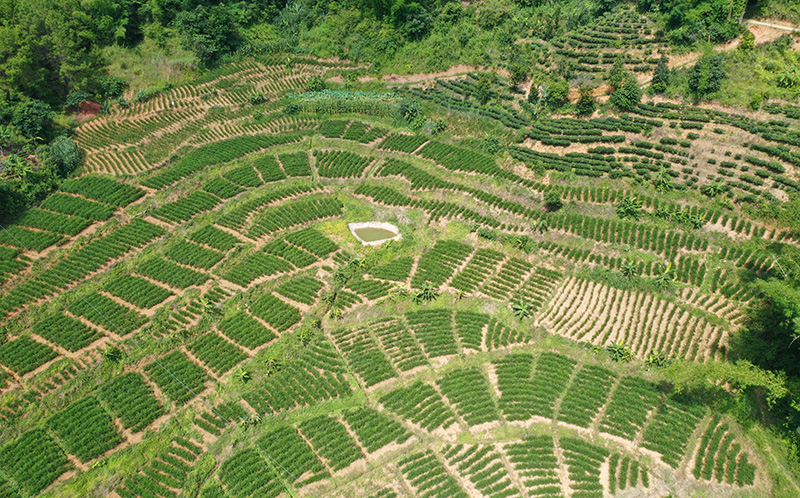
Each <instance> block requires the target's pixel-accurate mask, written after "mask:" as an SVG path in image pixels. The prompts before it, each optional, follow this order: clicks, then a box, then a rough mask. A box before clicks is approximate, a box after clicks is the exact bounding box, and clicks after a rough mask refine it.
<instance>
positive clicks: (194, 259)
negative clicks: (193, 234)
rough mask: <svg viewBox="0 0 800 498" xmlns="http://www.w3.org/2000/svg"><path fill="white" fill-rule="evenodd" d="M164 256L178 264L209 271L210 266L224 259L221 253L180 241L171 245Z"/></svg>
mask: <svg viewBox="0 0 800 498" xmlns="http://www.w3.org/2000/svg"><path fill="white" fill-rule="evenodd" d="M165 254H166V256H167V257H168V258H170V259H171V260H173V261H177V262H178V263H181V264H184V265H187V266H193V267H195V268H202V269H203V270H210V269H211V267H212V266H214V265H215V264H217V263H219V262H220V260H221V259H222V258H223V257H225V255H224V254H222V253H221V252H218V251H215V250H213V249H206V248H205V247H202V246H199V245H197V244H193V243H191V242H186V241H180V242H177V243H175V244H173V245H171V246H170V247H169V248H168V249H167V250H166V251H165Z"/></svg>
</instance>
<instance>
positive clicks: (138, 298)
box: [103, 273, 173, 309]
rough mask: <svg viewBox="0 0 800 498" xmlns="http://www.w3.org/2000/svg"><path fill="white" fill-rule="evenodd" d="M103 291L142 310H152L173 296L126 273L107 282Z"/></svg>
mask: <svg viewBox="0 0 800 498" xmlns="http://www.w3.org/2000/svg"><path fill="white" fill-rule="evenodd" d="M103 290H105V291H106V292H108V293H109V294H111V295H112V296H116V297H118V298H120V299H122V300H124V301H127V302H129V303H131V304H133V305H134V306H137V307H139V308H142V309H149V308H152V307H153V306H155V305H157V304H159V303H161V302H163V301H164V300H165V299H167V298H168V297H170V296H172V295H173V294H172V292H171V291H169V290H167V289H165V288H163V287H160V286H158V285H156V284H154V283H152V282H150V281H148V280H145V279H144V278H142V277H137V276H135V275H130V274H127V273H125V274H122V275H118V276H115V277H114V278H112V279H111V280H109V281H108V282H107V283H106V285H105V287H104V288H103Z"/></svg>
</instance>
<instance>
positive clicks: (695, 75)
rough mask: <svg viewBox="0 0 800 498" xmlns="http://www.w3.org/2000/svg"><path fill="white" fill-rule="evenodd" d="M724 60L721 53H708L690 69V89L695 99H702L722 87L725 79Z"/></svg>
mask: <svg viewBox="0 0 800 498" xmlns="http://www.w3.org/2000/svg"><path fill="white" fill-rule="evenodd" d="M723 60H724V59H723V57H722V55H721V54H716V55H712V54H707V55H705V56H703V57H702V58H701V59H700V60H699V61H697V63H696V64H695V65H694V66H692V69H691V70H690V71H689V91H690V92H691V93H692V95H693V96H694V97H695V99H697V100H700V99H702V98H704V97H706V96H707V95H708V94H710V93H714V92H717V91H719V90H720V88H722V81H723V80H724V79H725V69H724V67H723Z"/></svg>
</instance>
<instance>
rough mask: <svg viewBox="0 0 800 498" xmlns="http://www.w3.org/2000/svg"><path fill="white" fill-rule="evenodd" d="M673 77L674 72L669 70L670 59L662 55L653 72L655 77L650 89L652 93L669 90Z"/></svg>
mask: <svg viewBox="0 0 800 498" xmlns="http://www.w3.org/2000/svg"><path fill="white" fill-rule="evenodd" d="M671 77H672V73H671V72H670V70H669V59H668V58H667V56H666V55H662V56H661V59H659V61H658V64H657V65H656V69H655V71H654V72H653V79H652V81H651V82H650V91H651V92H652V93H664V92H665V91H667V87H668V86H669V81H670V78H671Z"/></svg>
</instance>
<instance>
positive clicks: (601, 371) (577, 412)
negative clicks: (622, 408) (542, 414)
mask: <svg viewBox="0 0 800 498" xmlns="http://www.w3.org/2000/svg"><path fill="white" fill-rule="evenodd" d="M615 380H616V377H615V376H614V373H613V372H612V371H611V370H608V369H606V368H603V367H598V366H594V365H584V366H583V367H582V368H581V369H580V370H579V371H578V373H577V374H575V378H574V379H573V380H572V383H571V384H570V386H569V388H568V389H567V391H566V393H564V400H563V401H562V402H561V407H560V408H559V410H558V420H560V421H562V422H566V423H568V424H575V425H579V426H581V427H589V424H591V422H592V419H593V418H594V416H595V415H596V414H597V413H598V412H599V411H600V407H602V406H603V404H605V401H606V399H607V398H608V394H609V392H611V386H612V385H613V384H614V381H615Z"/></svg>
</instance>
